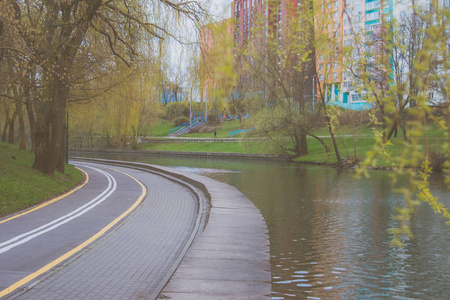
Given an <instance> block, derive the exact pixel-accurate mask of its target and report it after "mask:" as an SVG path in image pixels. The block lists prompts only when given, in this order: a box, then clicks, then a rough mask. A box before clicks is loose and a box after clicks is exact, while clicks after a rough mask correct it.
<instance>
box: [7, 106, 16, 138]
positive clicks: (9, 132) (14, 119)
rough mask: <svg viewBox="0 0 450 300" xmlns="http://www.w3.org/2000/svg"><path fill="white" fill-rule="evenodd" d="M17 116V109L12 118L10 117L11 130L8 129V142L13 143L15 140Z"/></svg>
mask: <svg viewBox="0 0 450 300" xmlns="http://www.w3.org/2000/svg"><path fill="white" fill-rule="evenodd" d="M16 118H17V111H15V112H14V113H13V115H12V117H11V119H9V126H8V127H9V130H8V143H10V144H13V145H14V142H15V139H14V135H15V128H14V125H15V123H16Z"/></svg>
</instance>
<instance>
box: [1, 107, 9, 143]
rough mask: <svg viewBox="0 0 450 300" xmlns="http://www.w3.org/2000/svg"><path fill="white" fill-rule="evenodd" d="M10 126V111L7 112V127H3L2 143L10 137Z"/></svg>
mask: <svg viewBox="0 0 450 300" xmlns="http://www.w3.org/2000/svg"><path fill="white" fill-rule="evenodd" d="M8 125H9V110H6V111H5V125H4V126H3V133H2V142H3V143H4V142H6V137H7V135H8Z"/></svg>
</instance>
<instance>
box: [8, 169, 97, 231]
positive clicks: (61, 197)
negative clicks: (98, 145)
mask: <svg viewBox="0 0 450 300" xmlns="http://www.w3.org/2000/svg"><path fill="white" fill-rule="evenodd" d="M75 168H77V167H75ZM77 169H78V170H80V171H81V172H83V173H84V176H85V178H86V180H85V181H84V182H83V183H82V184H81V185H79V186H77V187H76V188H74V189H73V190H70V191H68V192H67V193H65V194H63V195H61V196H58V197H56V198H53V199H51V200H49V201H46V202H44V203H42V204H41V205H38V206H36V207H34V208H32V209H29V210H26V211H24V212H22V213H19V214H17V215H14V216H12V217H9V218H7V219H5V220H1V221H0V224H2V223H6V222H8V221H11V220H13V219H15V218H18V217H21V216H23V215H26V214H29V213H30V212H33V211H36V210H38V209H41V208H43V207H45V206H47V205H50V204H52V203H55V202H57V201H59V200H61V199H63V198H65V197H67V196H69V195H71V194H73V193H75V192H76V191H77V190H79V189H81V188H82V187H84V186H85V185H86V184H87V183H88V181H89V175H88V174H87V173H86V172H85V171H84V170H82V169H80V168H77Z"/></svg>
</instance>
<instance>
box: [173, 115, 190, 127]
mask: <svg viewBox="0 0 450 300" xmlns="http://www.w3.org/2000/svg"><path fill="white" fill-rule="evenodd" d="M184 123H189V118H186V117H178V118H176V119H174V120H173V125H174V126H180V125H182V124H184Z"/></svg>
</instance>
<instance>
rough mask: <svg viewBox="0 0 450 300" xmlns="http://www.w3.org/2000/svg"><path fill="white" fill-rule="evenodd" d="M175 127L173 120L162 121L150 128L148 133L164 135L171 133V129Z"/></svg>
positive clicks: (155, 135) (158, 135)
mask: <svg viewBox="0 0 450 300" xmlns="http://www.w3.org/2000/svg"><path fill="white" fill-rule="evenodd" d="M172 128H175V127H174V126H173V122H168V121H162V122H159V123H158V124H156V125H155V126H153V127H152V128H150V129H149V130H148V133H147V135H148V136H152V137H164V136H168V135H169V130H170V129H172Z"/></svg>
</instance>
